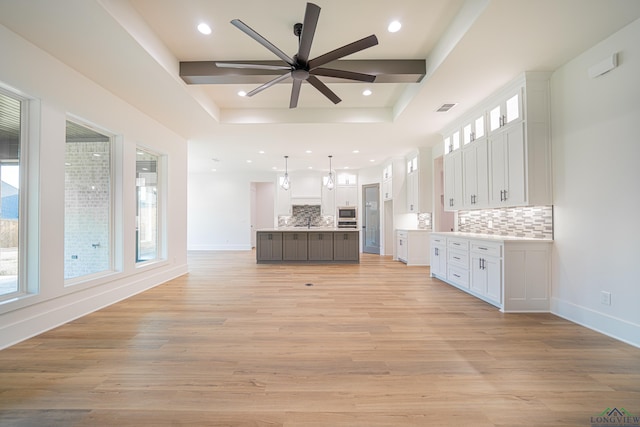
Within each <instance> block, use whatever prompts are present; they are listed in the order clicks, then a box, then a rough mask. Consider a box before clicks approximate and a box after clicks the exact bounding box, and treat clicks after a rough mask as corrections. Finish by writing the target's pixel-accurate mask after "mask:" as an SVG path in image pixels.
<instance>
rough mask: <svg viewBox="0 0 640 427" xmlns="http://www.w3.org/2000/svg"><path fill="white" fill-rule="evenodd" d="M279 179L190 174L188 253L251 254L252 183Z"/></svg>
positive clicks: (272, 175) (265, 175) (257, 175)
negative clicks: (223, 251)
mask: <svg viewBox="0 0 640 427" xmlns="http://www.w3.org/2000/svg"><path fill="white" fill-rule="evenodd" d="M275 179H276V175H275V173H263V174H260V173H247V172H237V173H219V172H211V173H206V174H202V173H199V174H189V185H188V196H187V197H188V202H187V203H188V218H187V223H188V227H187V241H188V242H189V243H188V245H189V248H188V249H189V250H250V249H251V183H252V182H275ZM273 197H274V198H275V194H274V195H273Z"/></svg>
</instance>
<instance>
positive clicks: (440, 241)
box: [429, 236, 446, 245]
mask: <svg viewBox="0 0 640 427" xmlns="http://www.w3.org/2000/svg"><path fill="white" fill-rule="evenodd" d="M429 240H431V244H432V245H444V244H445V241H446V238H444V237H442V236H431V237H430V239H429Z"/></svg>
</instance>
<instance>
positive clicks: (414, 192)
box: [406, 148, 432, 213]
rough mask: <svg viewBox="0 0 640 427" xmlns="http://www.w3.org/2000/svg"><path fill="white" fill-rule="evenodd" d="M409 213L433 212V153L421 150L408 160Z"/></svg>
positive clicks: (407, 193) (424, 149) (411, 155)
mask: <svg viewBox="0 0 640 427" xmlns="http://www.w3.org/2000/svg"><path fill="white" fill-rule="evenodd" d="M406 162H407V175H406V189H407V192H406V195H407V213H427V212H431V207H432V201H431V194H432V193H431V187H432V184H431V151H430V149H427V148H420V149H419V150H418V151H417V152H414V153H411V154H410V155H409V156H408V157H407V158H406Z"/></svg>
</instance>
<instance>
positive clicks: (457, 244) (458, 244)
mask: <svg viewBox="0 0 640 427" xmlns="http://www.w3.org/2000/svg"><path fill="white" fill-rule="evenodd" d="M451 243H452V244H453V245H456V246H460V243H456V242H451Z"/></svg>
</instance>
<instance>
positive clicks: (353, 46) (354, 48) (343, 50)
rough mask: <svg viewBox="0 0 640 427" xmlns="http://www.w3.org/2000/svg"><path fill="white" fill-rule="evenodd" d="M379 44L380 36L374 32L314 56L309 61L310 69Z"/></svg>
mask: <svg viewBox="0 0 640 427" xmlns="http://www.w3.org/2000/svg"><path fill="white" fill-rule="evenodd" d="M377 44H378V38H377V37H376V36H375V35H374V34H372V35H370V36H369V37H365V38H363V39H360V40H358V41H355V42H353V43H349V44H347V45H344V46H342V47H339V48H337V49H335V50H332V51H331V52H327V53H325V54H324V55H320V56H318V57H317V58H314V59H312V60H311V61H309V63H308V64H307V65H308V66H309V69H310V70H313V69H314V68H318V67H321V66H323V65H324V64H328V63H329V62H331V61H335V60H337V59H340V58H343V57H345V56H347V55H351V54H354V53H356V52H360V51H361V50H364V49H367V48H370V47H372V46H375V45H377Z"/></svg>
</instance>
